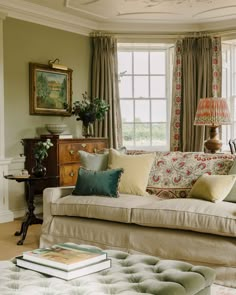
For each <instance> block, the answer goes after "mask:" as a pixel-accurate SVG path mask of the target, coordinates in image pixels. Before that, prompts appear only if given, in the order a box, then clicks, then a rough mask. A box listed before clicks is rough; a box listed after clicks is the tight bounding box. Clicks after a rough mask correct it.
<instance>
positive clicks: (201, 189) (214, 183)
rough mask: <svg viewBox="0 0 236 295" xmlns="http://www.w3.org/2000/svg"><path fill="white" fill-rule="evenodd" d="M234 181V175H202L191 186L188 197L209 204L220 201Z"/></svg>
mask: <svg viewBox="0 0 236 295" xmlns="http://www.w3.org/2000/svg"><path fill="white" fill-rule="evenodd" d="M235 180H236V176H235V175H208V174H203V175H202V176H200V177H199V178H198V180H197V181H196V182H195V184H194V185H193V187H192V189H191V191H190V193H189V197H190V198H196V199H203V200H207V201H211V202H219V201H222V200H224V198H226V197H227V195H228V193H229V192H230V190H231V188H232V187H233V185H234V183H235Z"/></svg>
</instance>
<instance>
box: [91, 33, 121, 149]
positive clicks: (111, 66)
mask: <svg viewBox="0 0 236 295" xmlns="http://www.w3.org/2000/svg"><path fill="white" fill-rule="evenodd" d="M91 38H92V77H91V79H92V80H91V81H92V85H91V88H92V89H91V94H92V97H99V98H100V99H104V100H105V101H106V102H107V103H108V104H109V106H110V108H109V111H108V113H107V115H106V117H105V119H104V120H103V121H101V122H96V123H95V136H97V137H107V138H108V141H109V146H110V147H114V148H117V147H119V146H121V145H122V121H121V111H120V99H119V87H118V62H117V41H116V39H115V38H114V37H113V36H110V35H103V34H100V33H98V34H95V35H92V36H91Z"/></svg>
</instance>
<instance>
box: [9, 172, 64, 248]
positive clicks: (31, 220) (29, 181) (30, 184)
mask: <svg viewBox="0 0 236 295" xmlns="http://www.w3.org/2000/svg"><path fill="white" fill-rule="evenodd" d="M56 177H58V176H43V177H35V176H29V177H28V176H14V175H5V176H4V178H6V179H9V180H15V181H17V182H24V183H25V184H26V186H27V197H26V202H27V207H28V212H27V213H26V215H25V218H24V220H23V222H22V224H21V229H20V231H16V232H15V236H21V235H22V237H21V239H20V240H19V241H18V242H17V245H23V243H24V240H25V238H26V235H27V231H28V227H29V226H30V225H32V224H42V223H43V220H42V219H40V218H37V217H36V215H35V214H34V209H35V206H34V185H35V183H36V182H37V181H42V180H48V179H50V178H56Z"/></svg>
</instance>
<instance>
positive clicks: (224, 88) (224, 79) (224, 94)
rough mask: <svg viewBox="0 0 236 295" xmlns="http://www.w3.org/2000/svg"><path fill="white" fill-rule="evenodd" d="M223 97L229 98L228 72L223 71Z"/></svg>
mask: <svg viewBox="0 0 236 295" xmlns="http://www.w3.org/2000/svg"><path fill="white" fill-rule="evenodd" d="M222 97H227V70H226V69H223V70H222Z"/></svg>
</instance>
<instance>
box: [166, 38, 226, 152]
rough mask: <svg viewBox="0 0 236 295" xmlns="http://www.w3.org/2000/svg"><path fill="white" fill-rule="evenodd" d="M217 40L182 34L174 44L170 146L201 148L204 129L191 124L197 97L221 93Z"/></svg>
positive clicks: (220, 64)
mask: <svg viewBox="0 0 236 295" xmlns="http://www.w3.org/2000/svg"><path fill="white" fill-rule="evenodd" d="M221 70H222V62H221V40H220V38H218V37H214V38H212V37H210V36H202V37H186V38H184V39H182V40H178V41H177V42H176V46H175V62H174V71H173V100H172V117H171V132H170V134H171V140H170V142H171V150H176V151H177V150H179V151H192V152H197V151H203V150H204V140H205V139H206V137H207V132H206V131H208V130H207V129H206V128H205V127H202V126H200V127H199V126H194V125H193V123H194V118H195V114H196V110H197V104H198V100H199V99H200V98H204V97H219V96H220V95H221Z"/></svg>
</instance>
